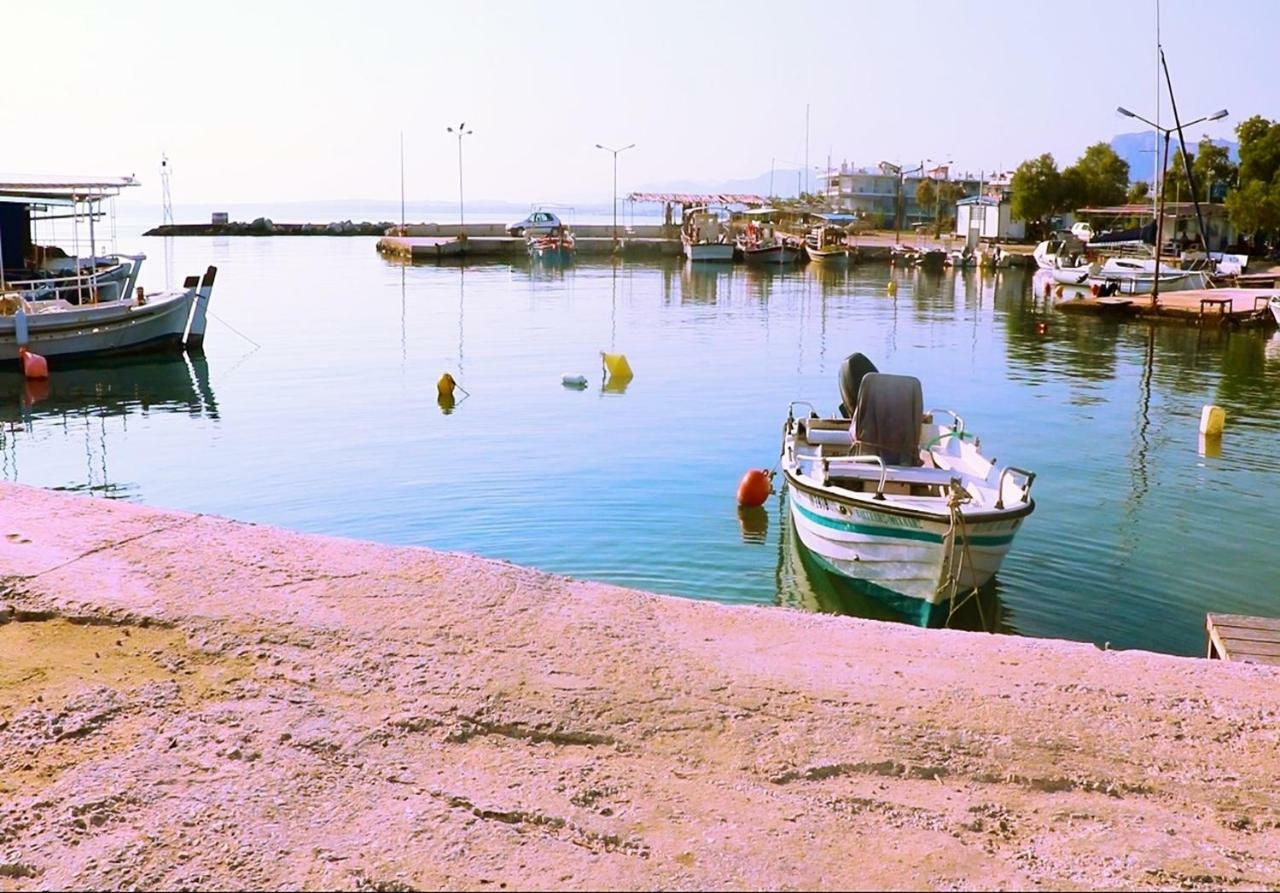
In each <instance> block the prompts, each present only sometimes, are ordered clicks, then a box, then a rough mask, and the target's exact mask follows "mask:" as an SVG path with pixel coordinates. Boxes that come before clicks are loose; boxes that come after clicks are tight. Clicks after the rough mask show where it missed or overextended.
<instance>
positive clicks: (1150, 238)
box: [1089, 220, 1156, 248]
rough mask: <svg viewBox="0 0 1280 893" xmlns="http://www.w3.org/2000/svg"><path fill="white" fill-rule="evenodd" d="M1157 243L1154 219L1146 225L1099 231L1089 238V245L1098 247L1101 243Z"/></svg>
mask: <svg viewBox="0 0 1280 893" xmlns="http://www.w3.org/2000/svg"><path fill="white" fill-rule="evenodd" d="M1155 243H1156V222H1155V221H1154V220H1153V221H1151V222H1150V223H1148V224H1145V225H1144V226H1135V227H1132V228H1130V229H1118V230H1108V231H1107V232H1104V233H1099V234H1097V235H1096V236H1094V237H1093V238H1092V239H1090V240H1089V247H1090V248H1096V247H1098V246H1099V245H1109V246H1113V247H1114V246H1119V245H1139V244H1141V245H1154V244H1155Z"/></svg>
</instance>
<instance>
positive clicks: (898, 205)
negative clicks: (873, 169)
mask: <svg viewBox="0 0 1280 893" xmlns="http://www.w3.org/2000/svg"><path fill="white" fill-rule="evenodd" d="M880 170H881V171H882V172H883V173H886V174H888V175H890V176H892V177H895V178H896V179H895V181H894V199H893V244H895V245H897V244H898V239H899V237H900V235H901V233H902V183H903V181H904V180H905V179H906V178H907V174H918V173H920V171H922V170H924V164H923V163H921V165H920V166H919V167H913V168H912V169H911V170H906V169H905V168H903V166H902V165H900V164H893V163H892V162H888V161H882V162H880Z"/></svg>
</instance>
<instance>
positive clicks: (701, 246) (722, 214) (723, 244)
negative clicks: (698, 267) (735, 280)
mask: <svg viewBox="0 0 1280 893" xmlns="http://www.w3.org/2000/svg"><path fill="white" fill-rule="evenodd" d="M727 221H728V212H727V211H722V210H719V209H714V208H709V207H705V206H702V207H696V208H690V209H689V210H688V211H687V212H686V214H685V216H684V220H683V222H682V223H681V226H680V243H681V244H682V245H683V246H684V254H685V257H687V258H688V259H689V260H691V261H694V262H695V263H704V262H718V263H729V262H731V261H732V260H733V257H734V253H735V250H736V249H735V246H734V244H733V241H732V240H731V239H730V238H729V227H728V222H727Z"/></svg>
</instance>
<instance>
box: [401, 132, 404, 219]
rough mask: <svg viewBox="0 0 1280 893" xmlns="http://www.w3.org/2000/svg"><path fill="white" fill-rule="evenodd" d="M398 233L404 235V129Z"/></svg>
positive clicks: (402, 134)
mask: <svg viewBox="0 0 1280 893" xmlns="http://www.w3.org/2000/svg"><path fill="white" fill-rule="evenodd" d="M400 235H402V236H403V235H404V131H403V130H402V131H400Z"/></svg>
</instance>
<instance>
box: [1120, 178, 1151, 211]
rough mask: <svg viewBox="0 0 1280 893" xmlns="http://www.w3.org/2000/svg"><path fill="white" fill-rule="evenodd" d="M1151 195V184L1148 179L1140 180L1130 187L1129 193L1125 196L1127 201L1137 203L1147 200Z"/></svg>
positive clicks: (1131, 203) (1127, 202)
mask: <svg viewBox="0 0 1280 893" xmlns="http://www.w3.org/2000/svg"><path fill="white" fill-rule="evenodd" d="M1150 196H1151V184H1150V183H1148V182H1147V181H1146V180H1139V181H1138V182H1136V183H1134V184H1132V185H1131V186H1130V187H1129V193H1128V194H1127V195H1126V196H1125V197H1124V200H1125V203H1126V204H1130V205H1136V204H1138V203H1140V202H1144V201H1146V200H1147V199H1148V198H1149V197H1150Z"/></svg>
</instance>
